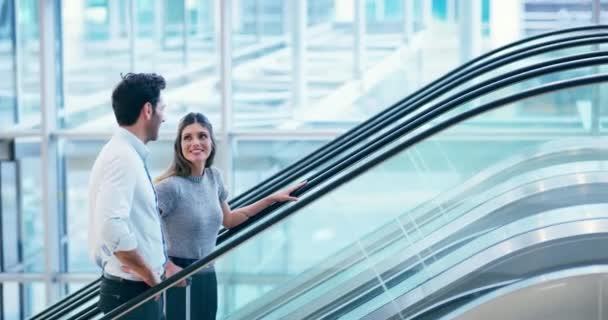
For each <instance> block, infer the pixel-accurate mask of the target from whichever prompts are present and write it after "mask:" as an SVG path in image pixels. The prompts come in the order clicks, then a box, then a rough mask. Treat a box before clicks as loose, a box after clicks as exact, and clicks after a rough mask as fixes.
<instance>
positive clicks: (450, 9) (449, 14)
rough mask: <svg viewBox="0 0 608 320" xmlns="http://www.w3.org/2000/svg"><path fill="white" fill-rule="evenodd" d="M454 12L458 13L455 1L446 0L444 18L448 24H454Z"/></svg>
mask: <svg viewBox="0 0 608 320" xmlns="http://www.w3.org/2000/svg"><path fill="white" fill-rule="evenodd" d="M467 1H469V0H467ZM456 12H458V9H457V8H456V0H446V18H447V21H448V22H450V23H452V22H456Z"/></svg>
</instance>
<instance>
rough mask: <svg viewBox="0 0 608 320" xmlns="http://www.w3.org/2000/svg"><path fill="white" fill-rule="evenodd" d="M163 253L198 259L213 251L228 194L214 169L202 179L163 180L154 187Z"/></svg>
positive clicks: (207, 171)
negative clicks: (163, 239)
mask: <svg viewBox="0 0 608 320" xmlns="http://www.w3.org/2000/svg"><path fill="white" fill-rule="evenodd" d="M156 192H157V194H158V207H159V209H160V210H161V217H162V221H163V229H164V232H165V240H166V245H167V254H168V255H169V256H172V257H178V258H187V259H201V258H203V257H205V256H207V255H208V254H209V253H211V251H213V249H214V248H215V241H216V239H217V234H218V232H219V230H220V226H221V225H222V220H223V215H222V207H221V204H222V202H224V201H226V198H227V197H228V192H227V191H226V188H225V187H224V183H223V182H222V177H221V175H220V172H219V171H218V170H217V169H216V168H205V171H204V173H203V175H202V176H189V177H180V176H173V177H169V178H166V179H165V180H163V181H161V182H160V183H158V184H157V185H156Z"/></svg>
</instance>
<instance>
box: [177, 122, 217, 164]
mask: <svg viewBox="0 0 608 320" xmlns="http://www.w3.org/2000/svg"><path fill="white" fill-rule="evenodd" d="M181 139H182V154H183V155H184V157H185V158H186V159H187V160H188V161H190V162H192V163H194V164H201V165H204V164H205V162H206V161H207V158H209V155H210V154H211V151H212V150H213V143H212V142H211V135H210V134H209V130H207V128H205V127H203V126H202V125H201V124H200V123H193V124H190V125H187V126H186V127H185V128H184V130H183V131H182V138H181Z"/></svg>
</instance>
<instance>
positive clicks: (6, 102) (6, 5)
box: [0, 0, 17, 127]
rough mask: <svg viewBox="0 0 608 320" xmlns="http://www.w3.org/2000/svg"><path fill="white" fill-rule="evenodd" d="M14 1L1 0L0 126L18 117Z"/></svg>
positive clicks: (10, 123)
mask: <svg viewBox="0 0 608 320" xmlns="http://www.w3.org/2000/svg"><path fill="white" fill-rule="evenodd" d="M14 19H15V17H14V8H13V1H11V0H0V70H1V71H0V73H2V74H3V75H4V77H3V80H2V82H0V126H2V127H7V126H11V125H13V124H15V122H16V120H17V119H16V117H17V112H16V111H17V110H16V108H17V105H16V101H17V100H16V92H17V90H16V86H15V47H14V42H13V38H14V35H15V28H14Z"/></svg>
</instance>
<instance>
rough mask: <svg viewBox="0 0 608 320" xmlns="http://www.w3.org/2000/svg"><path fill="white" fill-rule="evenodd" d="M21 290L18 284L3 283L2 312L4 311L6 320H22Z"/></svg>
mask: <svg viewBox="0 0 608 320" xmlns="http://www.w3.org/2000/svg"><path fill="white" fill-rule="evenodd" d="M19 292H20V290H19V284H18V283H17V282H8V281H7V282H3V283H2V310H3V311H4V319H21V318H20V314H21V312H20V309H21V308H20V306H21V301H20V300H21V299H20V296H21V295H20V293H19Z"/></svg>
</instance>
